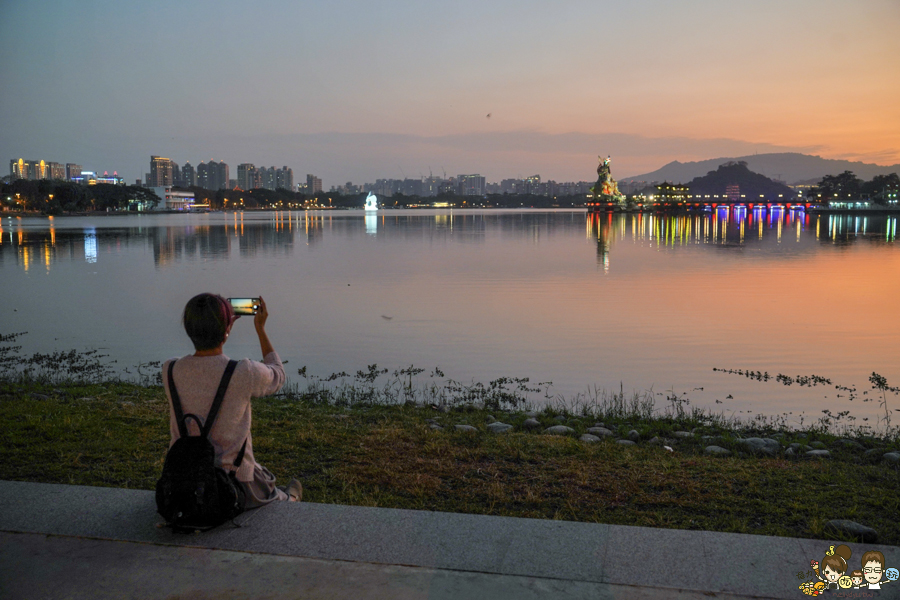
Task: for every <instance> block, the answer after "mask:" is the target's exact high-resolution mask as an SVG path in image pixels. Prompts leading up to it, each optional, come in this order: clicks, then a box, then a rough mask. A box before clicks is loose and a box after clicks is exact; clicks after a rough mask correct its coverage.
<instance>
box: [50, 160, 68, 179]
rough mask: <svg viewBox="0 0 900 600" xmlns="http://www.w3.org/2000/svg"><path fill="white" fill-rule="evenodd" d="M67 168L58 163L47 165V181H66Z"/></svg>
mask: <svg viewBox="0 0 900 600" xmlns="http://www.w3.org/2000/svg"><path fill="white" fill-rule="evenodd" d="M65 178H66V166H65V165H63V164H60V163H57V162H50V163H47V179H65Z"/></svg>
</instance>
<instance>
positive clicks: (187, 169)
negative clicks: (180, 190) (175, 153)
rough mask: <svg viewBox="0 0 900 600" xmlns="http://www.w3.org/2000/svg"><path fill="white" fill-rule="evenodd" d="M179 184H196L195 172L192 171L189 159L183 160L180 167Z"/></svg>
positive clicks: (185, 185)
mask: <svg viewBox="0 0 900 600" xmlns="http://www.w3.org/2000/svg"><path fill="white" fill-rule="evenodd" d="M181 184H182V185H183V186H184V187H193V186H195V185H197V174H196V173H195V172H194V167H193V166H191V163H190V161H185V163H184V166H183V167H181Z"/></svg>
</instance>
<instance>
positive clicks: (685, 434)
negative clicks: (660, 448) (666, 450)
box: [672, 431, 694, 438]
mask: <svg viewBox="0 0 900 600" xmlns="http://www.w3.org/2000/svg"><path fill="white" fill-rule="evenodd" d="M672 435H674V436H675V437H677V438H689V437H694V434H693V433H691V432H690V431H676V432H675V433H673V434H672Z"/></svg>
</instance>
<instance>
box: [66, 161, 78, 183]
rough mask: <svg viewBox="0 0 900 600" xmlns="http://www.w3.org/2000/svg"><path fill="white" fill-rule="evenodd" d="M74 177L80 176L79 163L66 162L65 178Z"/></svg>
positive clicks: (71, 178) (70, 178)
mask: <svg viewBox="0 0 900 600" xmlns="http://www.w3.org/2000/svg"><path fill="white" fill-rule="evenodd" d="M76 177H81V165H76V164H75V163H66V179H68V180H69V181H71V180H73V179H75V178H76Z"/></svg>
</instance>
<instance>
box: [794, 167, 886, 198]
mask: <svg viewBox="0 0 900 600" xmlns="http://www.w3.org/2000/svg"><path fill="white" fill-rule="evenodd" d="M898 191H900V176H898V175H897V174H896V173H891V174H889V175H876V176H875V177H873V178H872V180H871V181H863V180H862V179H860V178H859V177H857V176H856V174H855V173H853V171H844V172H843V173H841V174H840V175H826V176H825V177H823V178H822V179H821V180H820V181H819V183H818V185H816V186H815V187H812V188H810V189H809V191H808V192H807V193H806V195H807V197H808V198H810V199H812V200H815V201H817V202H823V203H824V202H849V201H853V202H859V201H868V202H873V203H875V204H881V205H886V204H888V203H891V202H894V203H896V201H897V194H898Z"/></svg>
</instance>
